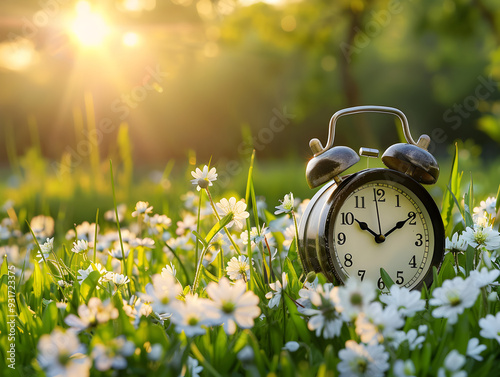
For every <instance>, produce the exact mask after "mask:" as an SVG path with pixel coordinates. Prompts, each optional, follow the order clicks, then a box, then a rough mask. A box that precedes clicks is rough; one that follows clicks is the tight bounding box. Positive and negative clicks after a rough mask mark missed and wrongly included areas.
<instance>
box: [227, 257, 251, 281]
mask: <svg viewBox="0 0 500 377" xmlns="http://www.w3.org/2000/svg"><path fill="white" fill-rule="evenodd" d="M226 272H227V274H228V275H229V278H230V279H231V280H238V279H243V280H244V281H248V279H250V265H249V264H248V258H247V257H246V256H244V255H240V256H239V257H238V258H236V257H232V258H231V260H230V261H229V262H227V267H226Z"/></svg>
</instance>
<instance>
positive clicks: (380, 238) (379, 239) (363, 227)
mask: <svg viewBox="0 0 500 377" xmlns="http://www.w3.org/2000/svg"><path fill="white" fill-rule="evenodd" d="M354 221H356V222H357V223H358V224H359V227H360V228H361V230H367V231H368V233H370V234H371V235H372V236H373V237H375V242H376V243H382V242H384V241H385V237H384V236H383V235H382V234H377V233H375V232H374V231H373V230H371V229H370V228H369V227H368V225H367V224H366V223H365V222H363V221H359V220H358V219H354Z"/></svg>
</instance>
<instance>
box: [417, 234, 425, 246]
mask: <svg viewBox="0 0 500 377" xmlns="http://www.w3.org/2000/svg"><path fill="white" fill-rule="evenodd" d="M422 237H423V236H422V234H420V233H417V240H416V241H415V246H422V244H423V243H424V241H422Z"/></svg>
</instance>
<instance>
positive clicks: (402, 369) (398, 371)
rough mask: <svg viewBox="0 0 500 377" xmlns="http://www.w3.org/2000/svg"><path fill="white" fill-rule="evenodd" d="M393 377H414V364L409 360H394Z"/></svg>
mask: <svg viewBox="0 0 500 377" xmlns="http://www.w3.org/2000/svg"><path fill="white" fill-rule="evenodd" d="M392 371H393V372H394V377H416V370H415V364H413V361H412V360H411V359H408V360H405V361H403V360H396V361H395V362H394V366H393V368H392Z"/></svg>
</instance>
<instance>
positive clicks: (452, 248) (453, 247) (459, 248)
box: [444, 232, 468, 254]
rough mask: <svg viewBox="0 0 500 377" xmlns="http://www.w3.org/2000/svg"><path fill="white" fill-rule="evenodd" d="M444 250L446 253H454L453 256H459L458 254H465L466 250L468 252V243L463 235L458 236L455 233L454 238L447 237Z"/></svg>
mask: <svg viewBox="0 0 500 377" xmlns="http://www.w3.org/2000/svg"><path fill="white" fill-rule="evenodd" d="M444 245H445V246H444V249H445V253H449V252H450V253H453V254H458V253H463V252H465V250H467V246H468V244H467V241H466V240H465V239H464V238H463V236H462V235H458V232H457V233H453V236H451V239H449V238H448V237H446V240H445V244H444Z"/></svg>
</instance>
